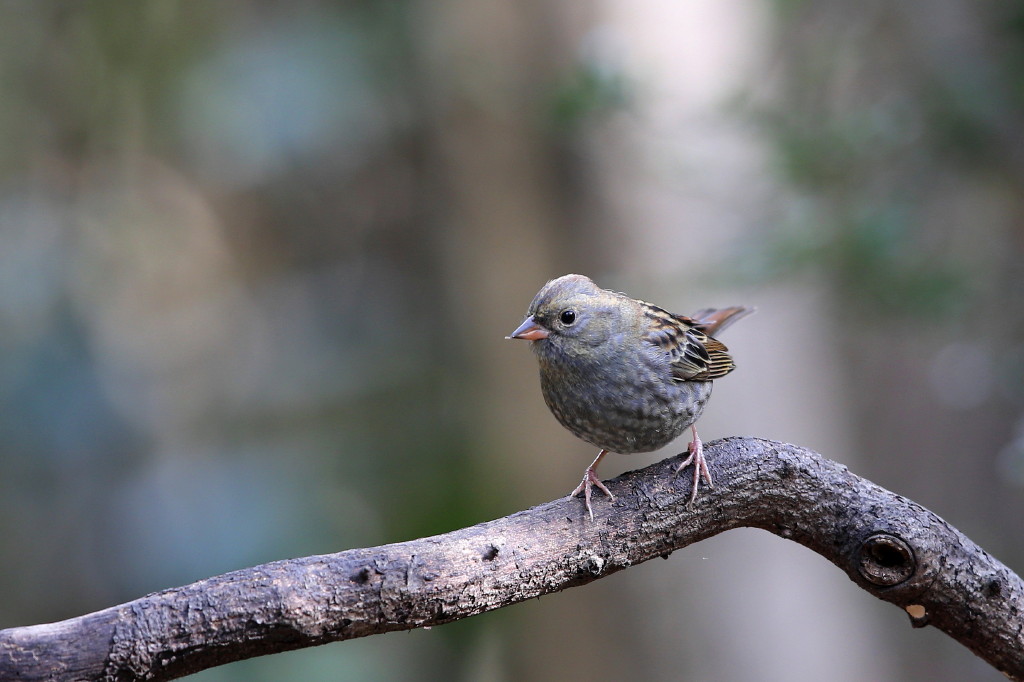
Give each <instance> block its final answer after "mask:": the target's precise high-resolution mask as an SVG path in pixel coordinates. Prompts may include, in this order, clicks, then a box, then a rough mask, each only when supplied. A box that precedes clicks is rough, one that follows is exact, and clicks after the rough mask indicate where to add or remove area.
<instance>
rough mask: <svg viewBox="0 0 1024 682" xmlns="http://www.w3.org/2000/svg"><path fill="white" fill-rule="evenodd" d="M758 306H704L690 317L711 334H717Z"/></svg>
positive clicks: (706, 332)
mask: <svg viewBox="0 0 1024 682" xmlns="http://www.w3.org/2000/svg"><path fill="white" fill-rule="evenodd" d="M755 310H757V308H754V307H751V306H743V305H734V306H732V307H731V308H704V309H703V310H698V311H697V312H695V313H694V314H693V315H691V316H690V319H691V320H693V321H694V322H695V323H696V324H697V326H698V327H700V329H701V330H702V331H703V332H704V333H705V334H708V335H709V336H717V335H718V334H719V333H720V332H721V331H722V330H724V329H725V328H726V327H728V326H729V325H731V324H732V323H733V322H735V321H736V320H739V319H742V318H744V317H746V316H747V315H750V314H751V313H753V312H754V311H755Z"/></svg>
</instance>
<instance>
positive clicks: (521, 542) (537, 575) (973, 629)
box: [0, 438, 1024, 680]
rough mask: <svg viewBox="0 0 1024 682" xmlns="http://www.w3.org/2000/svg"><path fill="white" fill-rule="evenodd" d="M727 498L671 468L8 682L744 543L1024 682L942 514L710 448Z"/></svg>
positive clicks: (386, 621) (838, 475)
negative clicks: (792, 562)
mask: <svg viewBox="0 0 1024 682" xmlns="http://www.w3.org/2000/svg"><path fill="white" fill-rule="evenodd" d="M706 448H707V450H706V452H707V455H708V459H709V464H710V467H711V469H712V471H713V474H714V479H715V480H716V481H718V486H717V487H716V488H714V489H713V490H706V491H702V493H701V496H700V498H699V499H698V501H697V505H696V508H695V509H694V510H693V511H689V510H687V508H686V502H687V498H688V494H687V492H688V486H687V485H686V481H685V480H684V478H677V477H675V476H674V475H673V467H674V466H675V465H676V462H675V461H674V460H665V461H663V462H659V463H658V464H654V465H652V466H649V467H647V468H646V469H643V470H640V471H633V472H629V473H626V474H623V475H622V476H620V477H618V478H616V479H615V480H613V481H610V482H609V483H608V485H609V487H610V488H611V489H612V491H613V492H614V493H615V496H616V502H615V503H614V504H609V503H607V501H606V500H600V501H598V502H597V503H596V504H595V505H594V512H595V515H596V517H597V518H596V521H595V522H591V521H590V520H589V519H587V518H586V514H585V512H584V509H583V505H582V503H581V502H580V501H579V500H568V499H560V500H556V501H554V502H549V503H547V504H543V505H540V506H538V507H534V508H533V509H529V510H527V511H523V512H518V513H515V514H512V515H511V516H507V517H505V518H501V519H497V520H495V521H489V522H487V523H481V524H479V525H476V526H473V527H471V528H464V529H462V530H457V531H453V532H451V533H446V534H444V535H438V536H434V537H430V538H422V539H419V540H411V541H409V542H402V543H397V544H392V545H384V546H381V547H372V548H367V549H352V550H348V551H345V552H339V553H337V554H328V555H323V556H312V557H304V558H300V559H291V560H288V561H275V562H272V563H269V564H264V565H262V566H256V567H253V568H247V569H244V570H241V571H235V572H232V573H226V574H224V575H220V576H216V577H213V578H209V579H207V580H200V581H199V582H196V583H192V584H191V585H185V586H184V587H178V588H174V589H170V590H164V591H162V592H156V593H154V594H150V595H147V596H145V597H142V598H140V599H136V600H134V601H131V602H128V603H126V604H122V605H120V606H114V607H112V608H109V609H105V610H103V611H97V612H96V613H91V614H88V615H85V616H80V617H78V618H71V619H69V620H65V621H62V622H60V623H53V624H48V625H35V626H29V627H19V628H10V629H7V630H0V679H19V680H43V679H46V680H136V679H145V680H170V679H174V678H177V677H181V676H183V675H187V674H190V673H194V672H197V671H199V670H204V669H206V668H210V667H214V666H217V665H221V664H224V663H229V662H231V661H237V660H240V659H243V658H250V657H253V656H261V655H265V654H270V653H276V652H279V651H287V650H291V649H298V648H302V647H308V646H315V645H318V644H324V643H326V642H333V641H337V640H344V639H352V638H355V637H364V636H366V635H373V634H378V633H382V632H390V631H392V630H409V629H412V628H418V627H423V626H428V625H439V624H441V623H447V622H450V621H453V620H458V619H460V618H465V617H467V616H472V615H475V614H478V613H482V612H484V611H490V610H492V609H496V608H499V607H502V606H508V605H510V604H515V603H517V602H521V601H523V600H526V599H530V598H532V597H538V596H540V595H543V594H549V593H552V592H557V591H559V590H564V589H566V588H568V587H575V586H577V585H583V584H585V583H589V582H591V581H593V580H597V579H598V578H602V577H604V576H606V575H610V574H612V573H615V572H617V571H620V570H622V569H624V568H628V567H629V566H632V565H633V564H637V563H640V562H643V561H647V560H648V559H652V558H654V557H659V556H667V555H668V554H670V553H671V552H673V551H674V550H677V549H680V548H682V547H686V546H687V545H690V544H692V543H694V542H697V541H699V540H702V539H704V538H707V537H711V536H712V535H716V534H718V533H721V532H723V531H726V530H729V529H730V528H738V527H741V526H748V527H755V528H763V529H765V530H768V531H770V532H772V533H775V534H776V535H779V536H781V537H784V538H787V539H790V540H793V541H795V542H799V543H800V544H802V545H805V546H806V547H809V548H810V549H812V550H814V551H815V552H817V553H819V554H821V555H822V556H824V557H825V558H826V559H828V560H829V561H831V562H832V563H834V564H835V565H836V566H838V567H839V568H841V569H842V570H843V571H845V572H846V574H847V575H849V576H850V579H851V580H853V581H854V582H855V583H857V584H858V585H860V586H861V587H862V588H864V589H865V590H867V591H868V592H870V593H871V594H873V595H875V596H876V597H878V598H879V599H884V600H886V601H889V602H892V603H893V604H896V605H897V606H900V607H902V608H905V609H906V610H907V611H908V613H909V614H910V615H911V624H912V625H914V626H915V627H923V626H925V625H933V626H935V627H937V628H939V629H940V630H942V631H943V632H945V633H947V634H948V635H950V636H951V637H953V638H955V639H956V640H957V641H959V642H961V643H962V644H963V645H964V646H966V647H968V648H969V649H971V651H973V652H974V653H976V654H977V655H978V656H980V657H981V658H983V659H984V660H986V661H988V662H989V663H990V664H992V665H993V666H995V667H996V668H998V669H999V670H1000V671H1002V672H1003V673H1005V674H1007V675H1008V676H1010V677H1012V678H1015V679H1024V613H1022V608H1024V607H1022V605H1024V583H1022V581H1021V579H1020V578H1019V577H1018V576H1017V575H1016V574H1015V573H1013V571H1011V570H1010V569H1008V568H1007V567H1006V566H1004V565H1003V564H1002V563H1000V562H999V561H997V560H996V559H994V558H992V557H991V556H989V555H988V554H987V553H986V552H985V551H984V550H982V549H981V548H980V547H978V546H977V545H975V544H974V543H973V542H971V540H970V539H968V538H967V537H965V536H964V535H963V534H961V533H960V532H959V531H957V530H956V529H955V528H953V527H952V526H950V525H949V524H947V523H946V522H945V521H943V520H942V519H941V518H939V517H938V516H936V515H935V514H933V513H932V512H930V511H928V510H927V509H924V508H923V507H921V506H920V505H918V504H915V503H914V502H912V501H910V500H907V499H905V498H903V497H900V496H899V495H896V494H894V493H891V492H889V491H888V490H885V489H883V488H880V487H878V486H876V485H874V484H873V483H871V482H869V481H866V480H864V479H862V478H860V477H858V476H855V475H853V474H851V473H850V472H849V471H848V470H847V469H846V467H845V466H843V465H841V464H838V463H836V462H833V461H831V460H828V459H824V458H822V457H821V456H820V455H818V454H816V453H814V452H811V451H809V450H806V449H803V448H800V447H797V446H794V445H787V444H783V443H776V442H771V441H766V440H760V439H756V438H727V439H724V440H720V441H715V442H714V443H711V444H708V445H707V446H706Z"/></svg>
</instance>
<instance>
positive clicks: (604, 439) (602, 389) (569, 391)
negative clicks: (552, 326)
mask: <svg viewBox="0 0 1024 682" xmlns="http://www.w3.org/2000/svg"><path fill="white" fill-rule="evenodd" d="M540 364H541V372H540V374H541V390H542V392H543V394H544V401H545V402H546V403H547V406H548V408H549V409H550V410H551V412H552V414H554V415H555V418H556V419H558V421H559V422H560V423H561V424H562V425H563V426H564V427H565V428H567V429H568V430H569V431H571V432H572V433H573V434H575V435H576V436H577V437H578V438H581V439H582V440H585V441H587V442H588V443H591V444H593V445H595V446H597V447H600V448H605V449H608V450H611V451H613V452H619V453H633V452H649V451H651V450H656V449H658V448H660V447H663V446H665V445H667V444H668V443H670V442H671V441H673V440H675V439H676V438H677V437H678V436H679V435H680V434H681V433H682V432H683V431H684V430H685V429H686V428H687V427H689V426H690V425H691V424H693V423H694V422H695V421H696V420H697V418H698V417H700V414H701V412H702V411H703V409H704V404H705V403H706V402H707V399H708V397H709V396H710V395H711V383H710V382H676V381H673V380H672V378H671V375H670V373H669V371H668V369H667V368H662V367H658V366H657V365H656V364H653V363H649V362H644V361H642V360H641V359H637V361H635V362H628V361H623V358H621V357H620V358H618V361H615V362H602V363H582V362H581V363H575V364H566V363H561V362H553V363H552V362H547V363H546V362H544V359H543V358H541V363H540Z"/></svg>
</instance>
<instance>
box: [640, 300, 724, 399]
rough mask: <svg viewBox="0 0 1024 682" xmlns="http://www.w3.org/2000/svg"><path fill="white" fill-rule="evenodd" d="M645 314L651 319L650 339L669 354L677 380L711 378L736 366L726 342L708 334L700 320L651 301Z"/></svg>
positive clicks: (703, 379)
mask: <svg viewBox="0 0 1024 682" xmlns="http://www.w3.org/2000/svg"><path fill="white" fill-rule="evenodd" d="M644 313H645V316H646V317H647V318H648V320H649V321H650V330H649V331H648V333H647V340H648V341H649V342H651V343H652V344H654V345H655V346H657V347H658V348H661V349H662V350H664V351H665V352H666V353H668V356H669V362H670V364H671V366H672V376H673V378H675V379H676V380H678V381H711V380H712V379H718V378H719V377H723V376H725V375H726V374H728V373H729V372H731V371H732V370H734V369H735V368H736V365H735V364H733V361H732V357H731V356H730V355H729V353H728V351H729V349H728V348H726V347H725V344H723V343H722V342H721V341H719V340H718V339H715V338H713V337H711V336H708V335H707V334H706V333H705V332H704V331H703V329H702V328H701V325H700V323H698V322H697V321H696V320H693V319H691V318H689V317H686V316H683V315H673V314H671V313H669V312H667V311H665V310H662V309H661V308H659V307H657V306H654V305H650V304H647V306H646V308H645V311H644Z"/></svg>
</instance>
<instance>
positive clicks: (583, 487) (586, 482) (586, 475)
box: [569, 450, 615, 521]
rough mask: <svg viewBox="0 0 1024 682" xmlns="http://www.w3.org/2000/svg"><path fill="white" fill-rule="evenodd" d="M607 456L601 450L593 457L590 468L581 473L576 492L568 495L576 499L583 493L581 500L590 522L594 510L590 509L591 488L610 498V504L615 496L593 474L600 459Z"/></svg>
mask: <svg viewBox="0 0 1024 682" xmlns="http://www.w3.org/2000/svg"><path fill="white" fill-rule="evenodd" d="M607 454H608V451H607V450H601V452H599V453H597V457H595V458H594V461H593V462H591V463H590V466H588V467H587V470H586V471H584V472H583V480H582V481H580V484H579V485H578V486H576V490H573V491H572V492H571V493H569V497H576V496H577V495H579V494H580V493H583V499H584V500H585V501H586V503H587V511H588V512H589V513H590V520H591V521H593V520H594V510H593V509H592V508H591V507H590V489H591V488H593V487H594V486H595V485H596V486H597V487H598V488H600V489H601V490H603V491H604V494H605V495H607V496H608V497H610V498H612V502H614V501H615V496H614V495H612V491H611V490H608V488H606V487H605V485H604V483H601V479H600V478H598V477H597V473H596V472H595V470H596V469H597V464H598V462H600V461H601V458H602V457H604V456H605V455H607Z"/></svg>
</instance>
